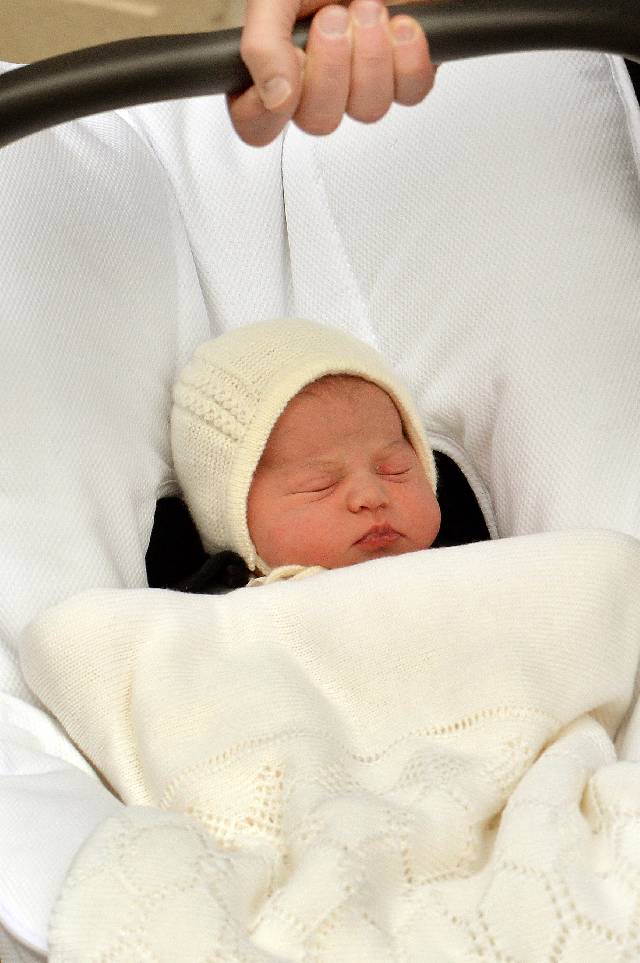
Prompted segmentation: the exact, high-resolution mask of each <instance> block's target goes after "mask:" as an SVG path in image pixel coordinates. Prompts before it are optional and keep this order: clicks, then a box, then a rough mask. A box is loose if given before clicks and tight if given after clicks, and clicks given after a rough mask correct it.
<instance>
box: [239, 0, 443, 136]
mask: <svg viewBox="0 0 640 963" xmlns="http://www.w3.org/2000/svg"><path fill="white" fill-rule="evenodd" d="M392 9H393V8H392ZM314 11H318V12H317V13H316V15H315V16H314V18H313V21H312V24H311V29H310V31H309V39H308V41H307V46H306V51H302V50H300V49H299V48H297V47H295V46H294V44H293V43H292V41H291V32H292V29H293V25H294V23H295V21H296V20H299V19H302V18H303V17H307V16H309V15H310V14H312V13H313V12H314ZM240 54H241V56H242V59H243V61H244V63H245V64H246V66H247V69H248V70H249V73H250V74H251V77H252V78H253V81H254V85H253V86H252V87H250V88H249V90H247V91H245V92H244V93H242V94H235V95H232V96H228V97H227V105H228V108H229V113H230V116H231V121H232V123H233V126H234V128H235V130H236V132H237V133H238V135H239V136H240V137H241V138H242V140H243V141H245V142H246V143H247V144H251V145H252V146H254V147H262V146H264V145H265V144H269V143H271V141H272V140H274V139H275V138H276V137H277V136H278V134H279V133H280V131H281V130H282V129H283V127H284V126H285V124H286V123H287V122H288V121H289V120H291V119H293V121H294V123H296V124H297V125H298V127H300V128H301V129H302V130H304V131H306V132H307V133H309V134H330V133H331V132H332V131H334V130H335V129H336V127H338V126H339V124H340V121H341V120H342V117H343V115H344V114H345V113H346V114H348V115H349V116H350V117H352V118H353V119H354V120H359V121H361V122H362V123H365V124H371V123H373V122H374V121H376V120H380V118H381V117H384V115H385V114H386V113H387V111H388V110H389V107H390V106H391V104H392V103H393V102H394V101H395V102H396V103H398V104H404V105H406V106H411V105H413V104H418V103H420V101H421V100H423V99H424V98H425V97H426V95H427V94H428V93H429V91H430V90H431V88H432V87H433V83H434V79H435V73H436V69H437V68H436V67H434V65H433V64H432V63H431V58H430V56H429V46H428V43H427V40H426V38H425V35H424V33H423V31H422V28H421V27H420V25H419V24H418V23H417V22H416V21H415V20H414V19H413V18H412V17H407V16H403V15H398V16H395V17H390V16H389V11H388V10H387V8H386V6H385V5H384V3H382V2H380V0H353V2H352V3H351V4H350V5H349V7H348V8H347V7H346V6H342V5H339V4H337V3H329V2H328V0H247V13H246V21H245V26H244V29H243V31H242V38H241V42H240Z"/></svg>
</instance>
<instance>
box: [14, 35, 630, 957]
mask: <svg viewBox="0 0 640 963" xmlns="http://www.w3.org/2000/svg"><path fill="white" fill-rule="evenodd" d="M7 68H8V65H1V64H0V71H1V70H3V69H7ZM639 130H640V124H639V122H638V107H637V104H636V102H635V99H634V98H633V92H632V90H631V87H630V84H629V80H628V77H627V76H626V72H625V68H624V65H623V64H622V62H621V60H620V59H619V58H608V57H604V56H599V55H592V54H587V53H558V54H546V53H544V54H523V55H517V56H507V57H498V58H488V59H484V58H483V59H480V60H474V61H470V62H468V63H465V62H458V63H455V64H450V65H444V66H443V67H442V68H441V69H440V71H439V74H438V81H437V85H436V89H435V90H434V92H433V93H432V94H431V95H430V97H429V98H427V100H426V101H425V103H424V105H422V106H420V107H417V108H412V109H411V110H406V109H403V108H393V109H392V111H391V113H390V115H389V116H388V117H387V118H385V119H384V120H383V121H382V122H381V123H380V124H379V125H374V126H373V127H365V126H362V125H358V124H356V123H353V122H351V121H349V120H345V121H343V124H342V126H341V128H340V129H339V130H338V131H337V132H336V133H335V134H334V135H332V136H331V137H329V138H322V139H311V138H306V137H305V136H304V135H301V134H300V133H299V132H298V131H297V130H296V129H295V128H289V129H288V131H287V133H286V136H285V139H284V146H285V149H284V168H285V177H284V197H285V199H286V205H287V206H286V221H285V211H284V210H283V178H282V172H281V153H282V149H283V142H282V138H281V139H279V140H278V141H276V142H275V143H274V144H273V145H271V146H270V147H268V148H265V149H261V150H254V149H251V148H248V147H246V146H245V145H243V144H242V143H241V142H240V141H239V140H238V138H237V137H236V136H235V134H234V132H233V130H232V128H231V126H230V124H229V122H228V118H227V116H226V108H225V105H224V101H223V100H222V99H221V98H198V99H195V100H190V101H180V102H173V103H167V104H158V105H147V106H144V107H140V108H135V109H132V110H128V111H122V112H116V113H113V114H109V115H101V116H98V117H96V118H93V119H91V120H83V121H81V122H78V123H73V124H67V125H64V126H63V127H60V128H56V129H54V130H52V131H48V132H45V133H43V134H41V135H37V136H35V137H32V138H29V139H28V140H26V141H23V142H21V143H19V144H16V145H14V146H12V147H10V148H5V149H4V150H2V151H0V184H1V185H2V190H1V191H0V218H1V223H2V226H3V231H2V237H1V242H0V243H1V245H2V246H1V250H0V292H1V298H0V328H1V335H0V336H1V337H2V346H1V347H2V352H1V353H0V359H1V361H0V374H1V377H0V399H1V404H2V412H3V433H2V439H3V440H2V457H0V479H1V480H0V496H2V497H1V498H0V502H1V508H0V512H1V521H2V538H0V573H1V575H2V580H3V593H2V600H1V602H0V635H1V641H0V648H1V652H0V691H3V692H6V693H8V694H10V695H11V696H12V697H18V698H20V699H23V700H25V701H30V700H31V697H30V695H29V693H28V692H27V690H26V688H25V686H24V684H23V682H22V680H21V678H20V675H19V673H18V671H17V667H16V662H15V638H16V636H17V633H18V632H19V630H20V628H21V627H22V626H23V625H24V624H25V622H26V621H27V620H28V619H29V618H31V617H32V616H33V615H35V614H36V613H37V612H38V611H40V610H42V609H43V608H44V607H46V606H47V605H49V604H51V603H52V602H54V601H56V599H60V598H64V597H66V596H67V595H69V594H71V593H72V592H75V591H77V590H79V589H80V588H82V587H90V586H92V585H141V584H143V582H144V567H143V557H144V551H145V548H146V544H147V540H148V537H149V532H150V527H151V521H152V511H153V503H154V499H155V497H156V495H158V494H160V493H161V492H163V491H167V490H170V489H171V486H172V484H173V481H172V478H171V474H170V465H169V464H168V459H167V453H168V439H167V435H166V424H167V415H168V385H169V384H170V383H171V381H172V380H173V377H174V374H175V370H176V369H177V366H178V365H180V364H182V363H183V362H184V361H185V360H186V358H187V357H188V356H189V354H190V353H191V351H192V349H193V347H194V346H195V344H197V343H198V342H199V341H200V340H204V339H205V338H207V337H210V336H211V335H212V334H217V333H220V332H221V331H224V330H227V329H229V328H233V327H238V326H240V325H242V324H244V323H246V321H247V320H251V321H254V320H260V319H267V318H270V317H278V316H282V315H285V314H293V313H296V314H302V315H308V316H311V317H314V318H318V319H319V320H324V321H329V322H330V323H332V324H336V325H338V326H340V327H342V328H344V329H345V330H349V331H352V332H353V333H354V334H356V335H358V336H360V337H363V338H365V339H366V340H368V341H369V342H370V343H372V344H374V345H375V346H377V347H378V348H380V349H381V350H382V351H383V353H384V354H385V355H386V357H387V358H388V360H389V361H390V362H391V363H392V364H393V365H394V367H396V366H398V368H399V370H400V373H401V375H403V376H404V378H405V380H406V381H407V382H408V383H409V384H410V385H411V387H412V388H413V389H414V390H415V391H416V392H417V393H418V399H417V400H418V407H419V410H420V413H421V414H422V415H423V416H424V417H425V419H427V418H428V419H429V420H428V425H429V427H430V428H431V429H432V431H431V432H430V435H431V440H432V441H433V442H435V443H436V447H439V448H442V449H443V450H445V451H447V452H448V453H449V454H451V455H452V456H453V457H454V458H455V459H456V460H457V461H458V462H459V463H460V464H461V466H462V467H463V469H464V470H465V472H466V473H467V475H468V477H469V479H470V481H471V483H472V485H473V486H474V489H475V491H476V494H477V495H478V497H479V499H480V501H481V504H482V507H483V510H484V512H485V517H486V519H487V522H488V524H489V527H490V529H491V531H492V533H493V534H496V533H497V532H498V531H499V532H500V534H509V532H516V531H528V530H535V529H536V528H545V527H558V526H560V525H563V526H565V525H575V524H579V525H586V526H590V525H596V526H608V527H613V528H617V529H621V530H623V531H631V532H636V533H638V531H639V530H640V526H639V525H638V491H639V490H640V487H639V485H638V471H637V459H638V446H637V443H636V440H635V425H636V424H637V417H638V413H637V397H638V395H637V390H636V381H637V378H636V375H635V372H636V371H637V370H638V365H637V344H638V327H637V317H638V316H639V315H640V312H639V311H638V307H639V305H638V274H637V270H636V265H637V263H638V243H639V242H638V237H639V234H638V187H637V185H638V174H637V172H638V157H639V156H640V151H639V149H638V132H639ZM427 201H428V204H427V203H426V202H427ZM412 215H414V216H413V218H412ZM419 219H420V220H419ZM290 257H291V258H292V259H293V268H292V269H291V267H290ZM478 312H481V314H480V315H478ZM429 332H431V333H430V334H429ZM427 334H428V338H429V340H428V341H427V340H426V335H427ZM135 358H138V359H140V364H138V365H137V366H136V365H135V363H134V359H135ZM561 358H562V359H563V360H562V361H561V360H560V359H561ZM143 362H144V363H143ZM511 363H513V367H510V366H509V365H510V364H511ZM145 365H146V367H145ZM529 369H531V371H529ZM514 371H515V372H516V374H517V377H516V379H515V380H514V379H513V378H512V372H514ZM141 379H147V380H141ZM532 390H534V393H535V400H534V403H532V397H531V392H532ZM17 399H19V403H18V400H17ZM630 426H632V427H630ZM585 439H586V440H587V443H585ZM105 451H107V452H108V457H105V456H104V452H105ZM311 581H313V580H311ZM42 719H44V716H42V714H37V713H36V714H34V715H33V716H27V715H24V716H23V717H21V721H20V728H21V730H23V731H21V733H20V734H18V733H16V732H15V731H14V730H13V729H12V728H11V727H7V728H6V729H3V734H4V735H6V737H7V740H8V742H7V743H6V745H7V746H9V747H10V757H11V763H10V766H9V768H8V769H7V768H5V766H6V765H8V764H5V756H4V755H3V756H2V758H1V759H0V893H1V894H3V900H4V901H3V902H2V904H1V905H0V921H2V922H3V923H4V924H5V926H7V927H8V928H9V929H11V931H12V932H14V933H17V934H19V935H20V936H21V938H22V939H24V940H25V941H26V942H30V943H33V944H34V945H39V946H41V947H44V946H46V935H45V934H46V925H47V920H48V914H49V908H50V906H51V902H52V900H53V899H54V898H55V896H56V893H57V887H58V885H59V880H60V878H61V875H62V870H63V869H64V868H65V867H66V865H68V862H69V860H70V858H71V857H72V855H73V853H74V852H75V849H76V848H77V846H78V843H79V841H80V840H81V838H84V835H86V833H87V832H88V831H90V829H91V827H92V826H93V825H94V824H95V820H96V819H97V818H98V817H100V816H102V815H104V812H105V807H108V806H112V807H113V809H112V811H116V809H117V803H116V802H115V800H113V797H111V796H110V795H109V794H108V793H106V791H105V790H104V788H103V787H102V785H101V784H100V783H99V782H98V781H97V780H91V777H89V776H88V775H87V774H86V772H84V770H83V769H82V768H78V766H79V757H77V754H76V757H75V760H76V761H69V760H70V759H71V758H73V757H72V755H71V754H72V752H73V750H72V749H71V747H70V746H69V745H68V744H66V748H64V749H63V748H62V747H63V742H62V738H63V737H61V736H60V734H59V732H58V731H57V730H56V729H55V727H46V726H44V725H42ZM54 732H55V735H54ZM25 743H28V744H29V745H30V746H31V748H32V750H33V752H29V753H27V752H26V750H25V749H24V745H25ZM4 752H5V750H4V748H3V753H4ZM67 753H69V754H70V755H67ZM38 756H39V758H37V757H38ZM49 756H51V757H52V758H54V759H56V758H63V759H64V761H63V762H61V763H60V769H59V774H58V779H59V781H58V782H55V783H54V782H51V783H49V789H50V792H49V791H47V793H45V795H44V796H40V795H39V787H40V785H42V777H41V776H40V775H39V773H40V772H47V771H48V767H49V766H50V759H49ZM6 775H8V776H9V777H10V778H9V780H8V781H7V779H6ZM15 775H18V776H19V777H20V778H19V779H18V780H15V779H14V776H15ZM16 787H18V789H19V791H18V789H17V788H16ZM83 794H85V795H84V796H83ZM71 797H73V798H77V801H78V805H77V807H76V808H75V809H73V810H70V809H69V807H68V800H69V798H71ZM82 798H84V800H85V802H84V810H83V813H82V815H81V813H80V810H81V808H82V807H81V805H80V800H81V799H82ZM40 803H42V808H40V809H39V808H38V807H39V805H40ZM21 813H24V818H23V817H22V816H21ZM50 822H52V823H53V824H54V825H55V826H56V833H55V834H52V833H50V834H48V835H45V836H42V835H40V834H39V833H37V832H34V829H33V827H34V826H35V825H36V824H40V825H42V826H44V827H46V826H47V825H48V824H49V823H50ZM5 827H9V831H5ZM63 850H64V852H63ZM16 852H20V857H19V858H15V855H16ZM36 861H37V862H36ZM34 865H39V866H40V867H41V869H40V871H39V872H36V873H34V871H33V867H34ZM7 894H8V895H7Z"/></svg>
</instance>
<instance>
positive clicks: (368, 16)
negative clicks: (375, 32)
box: [353, 0, 382, 27]
mask: <svg viewBox="0 0 640 963" xmlns="http://www.w3.org/2000/svg"><path fill="white" fill-rule="evenodd" d="M353 15H354V17H355V18H356V23H358V24H360V26H361V27H375V25H376V24H377V23H379V22H380V17H381V16H382V4H380V3H374V2H372V0H362V3H356V4H355V5H354V7H353Z"/></svg>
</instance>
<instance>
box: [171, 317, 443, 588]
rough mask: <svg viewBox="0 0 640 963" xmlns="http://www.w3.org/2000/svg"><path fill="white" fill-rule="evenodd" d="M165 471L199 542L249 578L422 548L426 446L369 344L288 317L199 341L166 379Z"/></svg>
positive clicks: (432, 503)
mask: <svg viewBox="0 0 640 963" xmlns="http://www.w3.org/2000/svg"><path fill="white" fill-rule="evenodd" d="M171 438H172V447H173V455H174V463H175V468H176V472H177V476H178V481H179V483H180V486H181V488H182V492H183V495H184V498H185V501H186V502H187V505H188V507H189V510H190V512H191V515H192V517H193V519H194V522H195V524H196V527H197V528H198V531H199V533H200V536H201V538H202V541H203V544H204V547H205V549H206V550H207V551H209V552H219V551H222V550H226V549H231V550H232V551H235V552H237V553H238V554H239V555H240V556H241V557H242V558H243V559H244V561H245V563H246V564H247V566H248V568H249V570H250V572H251V573H252V574H253V575H254V576H255V577H256V578H258V577H259V580H260V581H261V582H262V581H265V580H269V581H272V580H274V579H277V578H284V577H301V575H306V574H311V571H312V570H313V571H315V570H317V567H321V568H325V569H326V568H340V567H342V566H345V565H354V564H356V563H358V562H363V561H366V560H367V559H372V558H379V557H381V556H385V555H399V554H401V553H404V552H412V551H417V550H419V549H424V548H428V547H429V546H430V545H431V544H432V542H433V540H434V539H435V537H436V535H437V533H438V529H439V527H440V509H439V506H438V502H437V500H436V494H435V491H436V472H435V465H434V460H433V454H432V452H431V448H430V446H429V444H428V442H427V440H426V437H425V434H424V431H423V429H422V426H421V424H420V420H419V417H418V415H417V412H416V411H415V408H414V405H413V402H412V400H411V398H410V397H409V395H408V393H407V391H406V389H405V388H404V387H403V386H402V385H401V384H400V383H399V382H398V381H397V379H396V377H395V376H394V374H393V373H392V371H391V370H390V369H389V367H388V366H387V365H386V364H385V362H384V360H383V359H382V357H381V356H380V354H379V353H378V352H377V351H375V350H374V349H373V348H371V347H370V346H369V345H367V344H365V343H364V342H362V341H359V340H358V339H356V338H354V337H353V336H351V335H348V334H345V333H344V332H341V331H339V330H337V329H334V328H330V327H327V326H325V325H320V324H317V323H314V322H310V321H303V320H299V319H293V318H292V319H286V320H282V321H268V322H261V323H259V324H254V325H250V326H247V327H244V328H240V329H238V330H236V331H231V332H228V333H226V334H224V335H222V336H221V337H219V338H216V339H214V340H213V341H209V342H206V343H205V344H203V345H201V346H200V347H199V348H198V349H197V350H196V352H195V354H194V356H193V358H192V360H191V361H190V363H189V364H188V365H187V366H186V367H185V368H184V369H183V371H182V372H181V374H180V377H179V379H178V381H177V383H176V385H175V386H174V406H173V411H172V417H171Z"/></svg>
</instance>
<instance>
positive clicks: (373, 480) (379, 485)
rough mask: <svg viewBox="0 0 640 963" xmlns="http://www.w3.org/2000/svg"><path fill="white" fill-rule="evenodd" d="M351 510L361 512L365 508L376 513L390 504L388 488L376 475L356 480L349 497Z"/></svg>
mask: <svg viewBox="0 0 640 963" xmlns="http://www.w3.org/2000/svg"><path fill="white" fill-rule="evenodd" d="M347 502H348V506H349V510H350V511H352V512H359V511H360V510H361V509H363V508H368V509H369V510H370V511H375V510H376V509H377V508H384V506H385V505H387V504H388V503H389V496H388V493H387V489H386V486H385V485H384V483H383V482H382V480H381V479H380V478H378V477H377V476H376V475H364V476H361V477H358V478H354V480H353V482H352V484H351V487H350V489H349V493H348V496H347Z"/></svg>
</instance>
